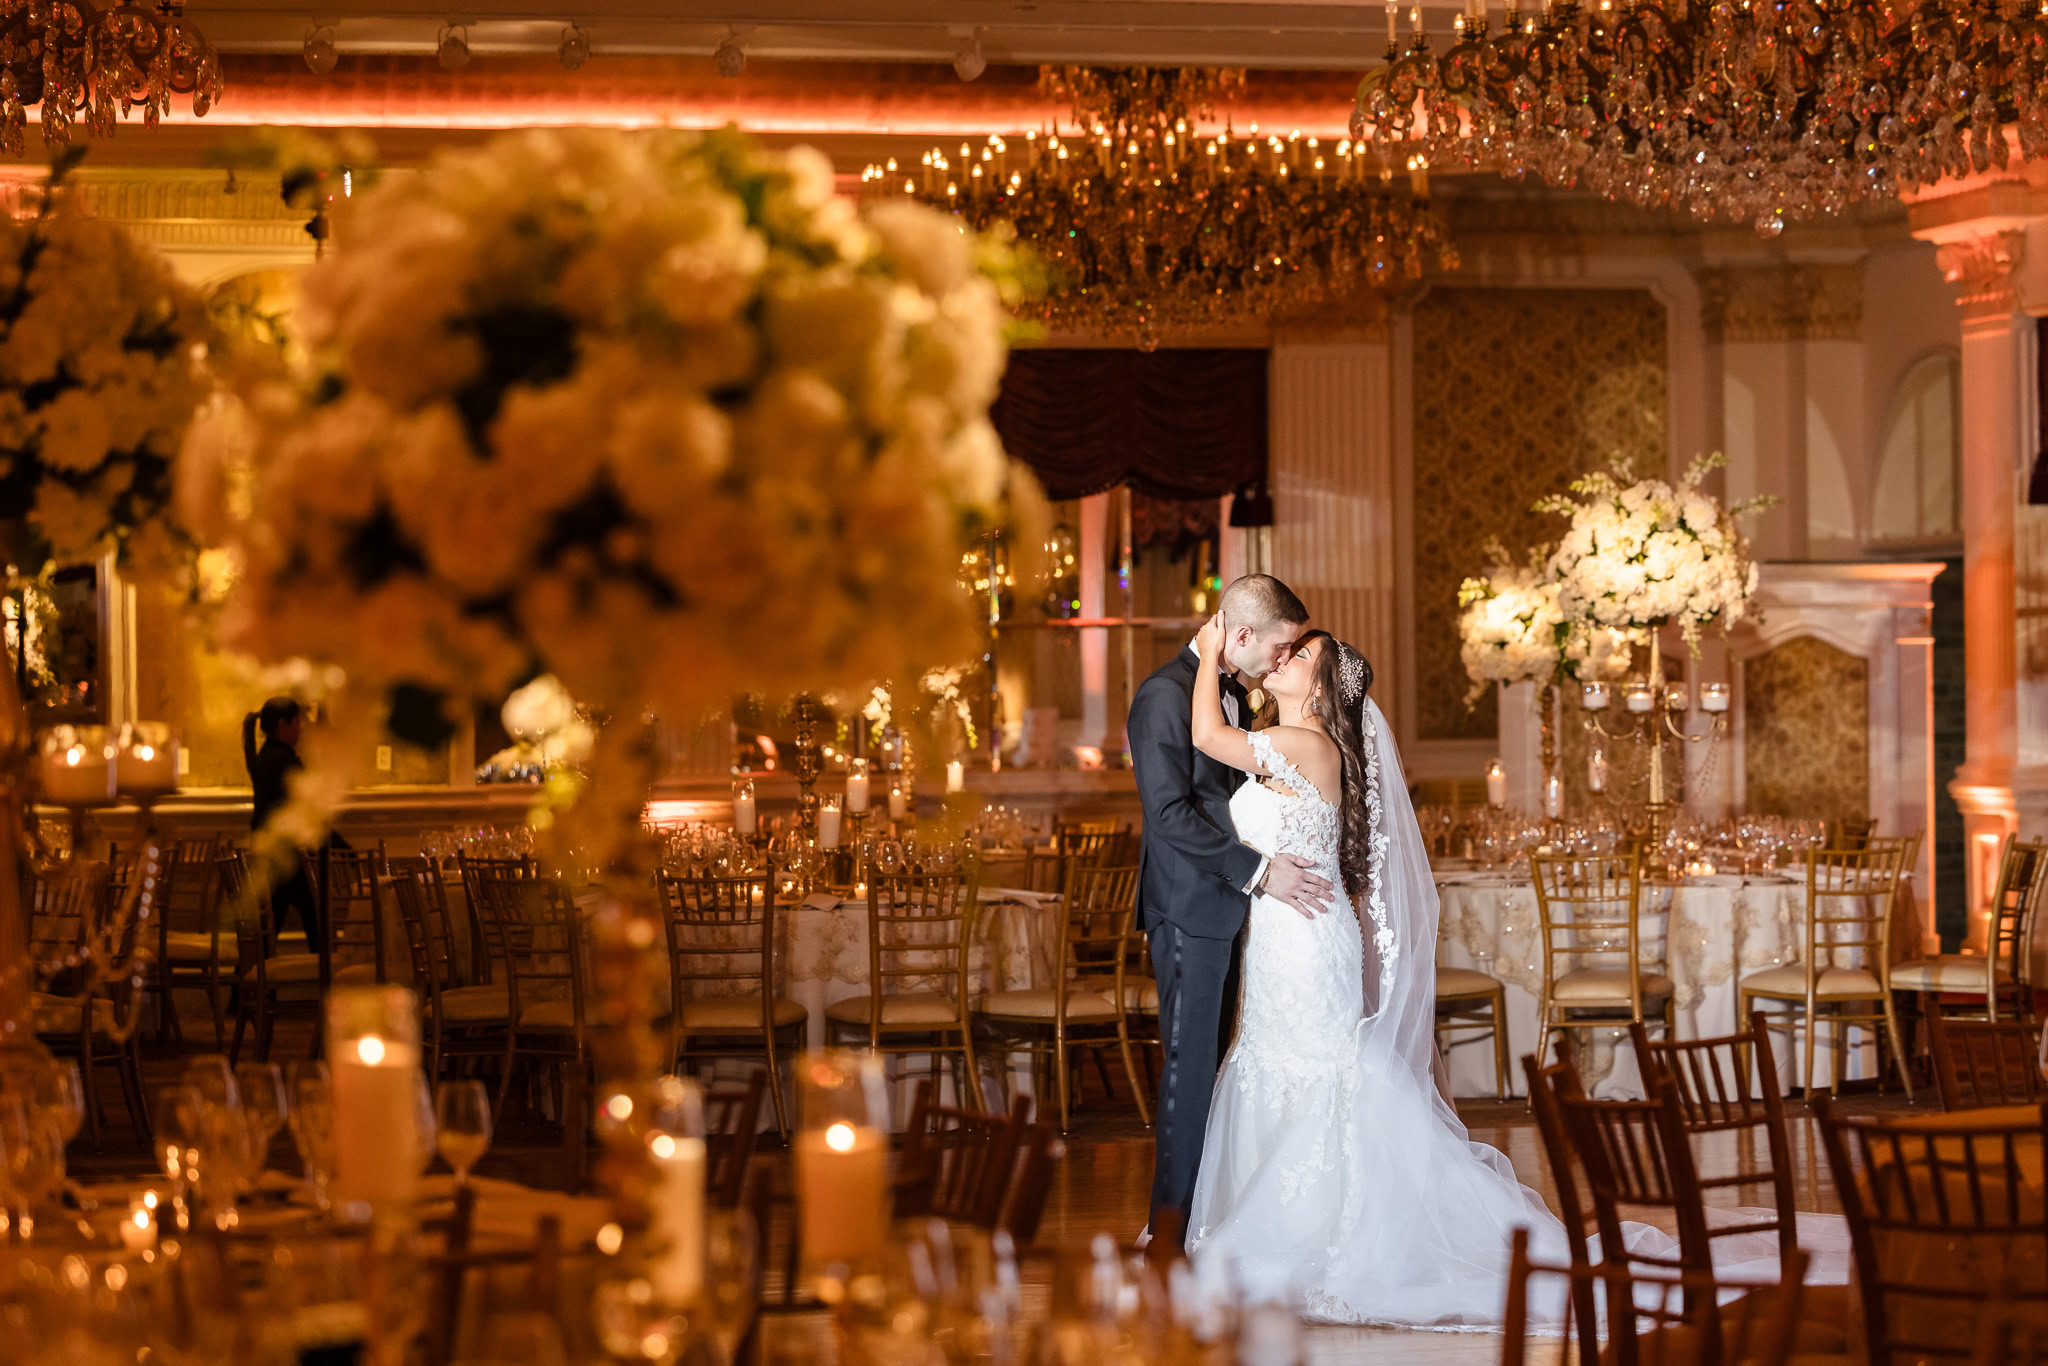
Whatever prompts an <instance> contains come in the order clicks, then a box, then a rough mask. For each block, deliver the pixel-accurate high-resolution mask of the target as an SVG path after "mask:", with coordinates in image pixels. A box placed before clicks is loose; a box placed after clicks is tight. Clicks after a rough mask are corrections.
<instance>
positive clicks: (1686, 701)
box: [1664, 683, 1692, 711]
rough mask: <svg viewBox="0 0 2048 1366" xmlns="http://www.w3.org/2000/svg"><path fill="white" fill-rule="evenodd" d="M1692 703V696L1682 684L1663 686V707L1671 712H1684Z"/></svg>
mask: <svg viewBox="0 0 2048 1366" xmlns="http://www.w3.org/2000/svg"><path fill="white" fill-rule="evenodd" d="M1691 701H1692V694H1691V692H1690V691H1689V690H1688V689H1687V688H1686V686H1685V684H1683V683H1666V684H1665V685H1664V705H1665V707H1666V708H1668V709H1669V710H1671V711H1684V710H1685V709H1686V707H1687V706H1688V705H1690V703H1691Z"/></svg>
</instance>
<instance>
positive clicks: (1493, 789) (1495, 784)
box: [1486, 759, 1508, 807]
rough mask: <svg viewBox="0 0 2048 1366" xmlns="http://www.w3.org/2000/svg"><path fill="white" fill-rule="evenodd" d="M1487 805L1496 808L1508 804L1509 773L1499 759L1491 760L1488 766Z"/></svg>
mask: <svg viewBox="0 0 2048 1366" xmlns="http://www.w3.org/2000/svg"><path fill="white" fill-rule="evenodd" d="M1486 804H1487V805H1488V806H1494V807H1501V806H1506V805H1507V804H1508V771H1507V768H1506V767H1505V766H1504V765H1503V764H1502V763H1501V761H1500V760H1498V759H1489V760H1488V761H1487V764H1486Z"/></svg>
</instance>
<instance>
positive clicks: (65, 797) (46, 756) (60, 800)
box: [40, 726, 114, 806]
mask: <svg viewBox="0 0 2048 1366" xmlns="http://www.w3.org/2000/svg"><path fill="white" fill-rule="evenodd" d="M41 769H42V772H41V775H40V776H41V779H42V794H41V795H42V799H43V800H44V801H46V802H48V803H50V805H52V806H105V805H107V804H108V803H110V802H112V801H113V800H114V765H113V746H112V745H110V744H108V743H107V731H106V727H105V726H57V727H55V728H54V729H52V730H51V732H50V734H49V736H48V737H47V738H46V739H45V740H44V741H43V758H42V765H41Z"/></svg>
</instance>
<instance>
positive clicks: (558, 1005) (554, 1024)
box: [519, 996, 576, 1030]
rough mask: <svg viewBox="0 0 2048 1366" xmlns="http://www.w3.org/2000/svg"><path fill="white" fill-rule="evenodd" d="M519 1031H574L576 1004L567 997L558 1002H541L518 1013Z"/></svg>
mask: <svg viewBox="0 0 2048 1366" xmlns="http://www.w3.org/2000/svg"><path fill="white" fill-rule="evenodd" d="M519 1027H520V1028H521V1029H565V1030H566V1029H574V1028H575V1027H576V1003H575V1002H574V1001H572V1000H570V999H569V998H568V997H566V996H565V997H563V998H562V999H560V1000H558V1001H542V1002H540V1003H539V1004H538V1005H530V1006H528V1007H527V1008H526V1009H524V1010H522V1011H520V1012H519Z"/></svg>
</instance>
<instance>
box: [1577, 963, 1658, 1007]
mask: <svg viewBox="0 0 2048 1366" xmlns="http://www.w3.org/2000/svg"><path fill="white" fill-rule="evenodd" d="M1636 981H1637V983H1638V985H1640V986H1641V987H1642V989H1643V999H1644V1000H1648V999H1650V998H1651V997H1652V996H1669V995H1670V994H1671V979H1670V978H1669V977H1666V976H1665V975H1664V974H1663V973H1661V972H1645V973H1643V974H1642V975H1641V976H1639V977H1638V978H1637V979H1636ZM1550 999H1551V1000H1552V1001H1553V1002H1555V1003H1556V1004H1558V1005H1568V1006H1601V1005H1605V1006H1626V1005H1628V1003H1629V1000H1628V969H1627V968H1578V969H1575V970H1574V971H1571V972H1567V973H1562V974H1560V975H1559V976H1558V979H1557V981H1556V982H1554V983H1552V985H1551V988H1550Z"/></svg>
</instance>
